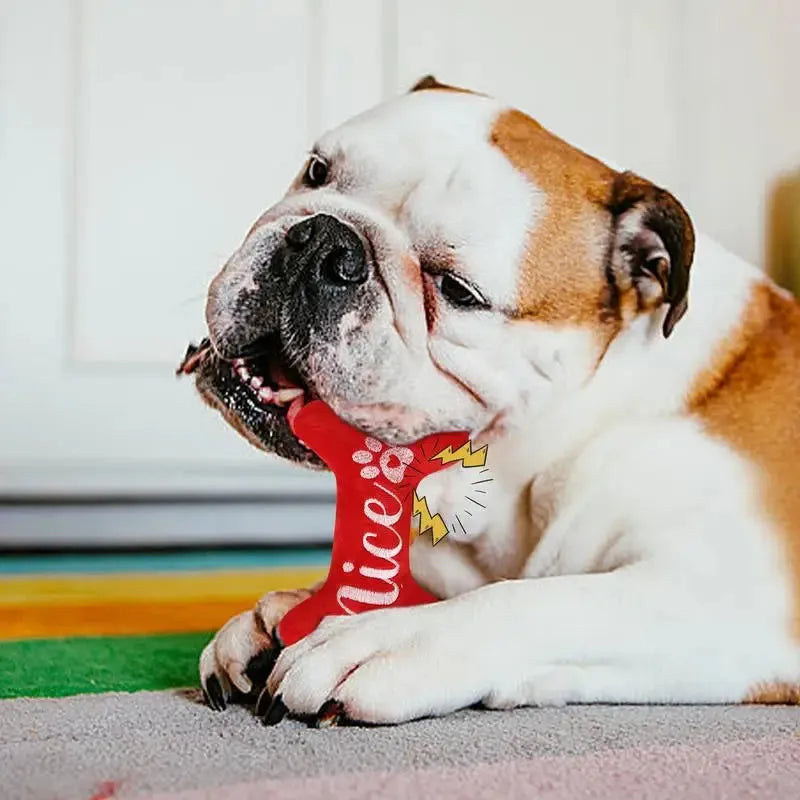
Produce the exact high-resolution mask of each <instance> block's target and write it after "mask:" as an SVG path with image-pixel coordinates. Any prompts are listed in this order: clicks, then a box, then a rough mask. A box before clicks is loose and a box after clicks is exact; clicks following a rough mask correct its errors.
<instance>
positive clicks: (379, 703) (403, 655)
mask: <svg viewBox="0 0 800 800" xmlns="http://www.w3.org/2000/svg"><path fill="white" fill-rule="evenodd" d="M462 617H463V613H460V609H459V608H458V607H455V606H451V605H450V601H445V602H443V603H435V604H433V605H429V606H418V607H414V608H393V609H383V610H378V611H368V612H366V613H363V614H359V615H358V616H354V617H328V618H326V619H325V620H323V622H322V624H321V625H320V626H319V627H318V628H317V629H316V630H315V631H314V632H313V633H311V634H309V635H308V636H307V637H305V639H302V640H301V641H300V642H298V643H297V644H295V645H292V646H291V647H288V648H286V649H285V650H284V651H283V652H282V653H281V654H280V656H279V657H278V660H277V662H276V664H275V667H274V669H273V670H272V673H271V674H270V677H269V679H268V681H267V689H266V691H268V692H269V693H270V694H271V696H272V702H271V705H270V706H269V708H263V709H262V711H263V716H264V722H265V723H267V724H272V723H275V722H277V721H279V720H280V719H281V718H282V717H283V716H284V714H285V713H286V712H287V711H288V712H290V713H293V714H297V715H300V716H310V717H313V718H315V720H316V724H317V725H318V726H320V727H324V726H327V725H333V724H336V723H337V722H340V721H345V720H350V721H354V722H369V723H396V722H404V721H406V720H410V719H416V718H418V717H423V716H432V715H440V714H445V713H448V712H450V711H455V710H456V709H459V708H463V707H465V706H469V705H471V704H473V703H475V702H477V701H478V700H480V698H481V697H482V696H483V695H484V694H485V693H486V688H487V680H488V673H489V671H490V665H489V660H488V659H487V658H486V657H485V654H481V655H479V656H478V657H476V653H475V648H474V639H472V638H471V637H470V636H469V634H468V629H467V627H466V626H467V625H468V624H469V620H468V619H466V618H463V619H462Z"/></svg>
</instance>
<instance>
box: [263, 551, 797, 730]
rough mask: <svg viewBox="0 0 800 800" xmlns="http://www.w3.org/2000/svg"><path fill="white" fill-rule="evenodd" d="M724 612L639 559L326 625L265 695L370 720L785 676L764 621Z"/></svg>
mask: <svg viewBox="0 0 800 800" xmlns="http://www.w3.org/2000/svg"><path fill="white" fill-rule="evenodd" d="M725 606H726V603H725V601H724V600H722V601H716V600H715V599H714V597H713V593H709V592H704V591H703V589H702V587H692V586H691V585H687V584H684V583H682V582H681V580H680V579H679V578H678V577H676V575H674V574H669V573H667V572H663V571H659V570H658V569H655V568H654V567H652V566H651V565H650V564H648V563H639V564H636V565H634V566H629V567H623V568H620V569H617V570H615V571H613V572H608V573H603V574H594V575H565V576H556V577H547V578H535V579H521V580H512V581H502V582H499V583H494V584H490V585H488V586H484V587H482V588H480V589H476V590H475V591H472V592H469V593H468V594H465V595H462V596H459V597H455V598H452V599H450V600H445V601H442V602H440V603H435V604H433V605H429V606H422V607H418V608H397V609H385V610H379V611H371V612H368V613H366V614H362V615H359V616H356V617H347V618H341V617H340V618H328V619H327V620H324V621H323V623H322V624H321V626H320V627H319V628H318V629H317V630H316V631H314V633H312V634H311V635H310V636H308V637H307V638H306V639H304V640H302V641H301V642H299V643H298V644H296V645H294V646H293V647H290V648H288V649H287V650H284V651H283V652H282V653H281V655H280V656H279V658H278V661H277V663H276V665H275V668H274V669H273V671H272V673H271V675H270V677H269V679H268V682H267V688H268V690H269V691H270V692H271V693H272V694H278V695H280V701H281V702H282V703H283V704H285V707H288V709H289V710H290V711H293V712H296V713H301V714H317V713H321V715H322V718H323V719H324V720H329V719H330V717H331V713H333V714H334V715H339V716H342V717H349V718H351V719H354V720H362V721H367V722H383V723H388V722H400V721H404V720H408V719H413V718H415V717H420V716H426V715H438V714H444V713H447V712H450V711H453V710H455V709H458V708H462V707H465V706H469V705H471V704H474V703H476V702H479V701H483V702H484V703H485V704H486V705H490V706H495V707H503V708H506V707H510V706H516V705H527V704H556V705H560V704H563V703H572V702H633V703H639V702H704V703H705V702H735V701H741V700H742V699H743V698H744V697H745V696H746V694H747V692H748V690H749V689H750V688H751V687H752V686H753V685H755V684H756V683H757V682H759V681H761V680H769V679H781V678H783V679H786V678H788V677H790V673H791V670H792V669H794V670H796V669H797V666H798V665H797V652H796V651H793V650H792V649H791V647H790V645H789V642H788V637H786V635H785V632H784V631H782V630H781V629H780V626H779V625H778V624H776V623H777V620H766V619H764V620H759V618H758V615H755V616H750V617H743V616H742V614H741V608H738V609H736V610H734V611H728V610H727V609H726V607H725ZM332 710H333V711H332Z"/></svg>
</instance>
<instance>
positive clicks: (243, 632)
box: [200, 589, 311, 711]
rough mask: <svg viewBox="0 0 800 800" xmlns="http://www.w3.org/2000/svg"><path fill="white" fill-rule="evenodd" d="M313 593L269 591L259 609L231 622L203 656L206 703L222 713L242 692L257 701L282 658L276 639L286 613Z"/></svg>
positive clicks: (203, 683) (238, 616)
mask: <svg viewBox="0 0 800 800" xmlns="http://www.w3.org/2000/svg"><path fill="white" fill-rule="evenodd" d="M310 594H311V592H310V591H308V590H307V589H298V590H296V591H291V592H286V591H284V592H269V593H268V594H266V595H264V597H262V598H261V599H260V600H259V601H258V603H256V607H255V608H254V609H251V610H250V611H245V612H243V613H241V614H237V615H236V616H235V617H232V618H231V619H229V620H228V621H227V622H226V623H225V624H224V625H223V626H222V627H221V628H220V629H219V631H218V632H217V635H216V636H215V637H214V638H213V639H212V640H211V641H210V642H209V643H208V644H207V645H206V646H205V648H204V650H203V652H202V654H201V655H200V684H201V686H202V687H203V696H204V697H205V700H206V703H207V704H208V705H209V706H210V707H211V708H213V709H214V710H215V711H221V710H222V709H224V708H225V705H226V703H227V702H228V701H229V700H231V698H232V697H233V696H234V695H235V694H236V692H239V693H240V694H241V695H243V696H244V698H245V699H255V697H256V696H257V693H258V692H259V691H260V690H261V688H262V687H263V686H264V684H265V683H266V680H267V676H268V675H269V673H270V671H271V669H272V667H273V665H274V663H275V659H276V658H277V655H278V647H277V644H276V642H275V641H274V640H273V638H272V632H273V630H274V629H275V626H276V625H277V624H278V623H279V622H280V621H281V619H283V616H284V614H286V613H287V612H288V611H289V610H291V609H292V608H294V607H295V606H296V605H297V604H298V603H300V602H301V601H303V600H305V599H306V598H307V597H309V596H310Z"/></svg>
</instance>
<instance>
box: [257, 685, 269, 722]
mask: <svg viewBox="0 0 800 800" xmlns="http://www.w3.org/2000/svg"><path fill="white" fill-rule="evenodd" d="M270 705H272V695H271V694H270V693H269V690H268V689H267V687H266V686H265V687H264V688H263V689H262V690H261V694H259V696H258V700H256V709H255V715H256V716H257V717H264V716H266V713H267V711H269V707H270Z"/></svg>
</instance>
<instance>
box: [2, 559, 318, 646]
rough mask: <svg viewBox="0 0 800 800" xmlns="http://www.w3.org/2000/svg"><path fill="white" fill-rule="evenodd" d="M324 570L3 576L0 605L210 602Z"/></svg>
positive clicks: (285, 585)
mask: <svg viewBox="0 0 800 800" xmlns="http://www.w3.org/2000/svg"><path fill="white" fill-rule="evenodd" d="M326 574H327V570H326V569H324V568H322V569H321V568H319V567H313V568H301V569H297V568H292V569H289V568H287V569H267V570H264V569H253V570H231V571H220V572H216V571H212V572H182V573H174V572H172V573H130V574H115V575H72V574H71V575H48V576H42V575H37V576H35V577H33V576H8V577H4V578H3V579H2V581H0V608H2V607H3V606H17V607H19V606H32V605H40V606H62V605H92V604H101V603H159V602H190V601H197V602H203V603H213V602H218V601H225V600H234V599H236V600H238V599H241V598H243V597H249V598H252V601H255V600H256V599H257V598H259V597H260V596H261V595H262V594H264V593H265V592H268V591H274V590H277V589H297V588H299V587H305V586H310V585H311V584H313V583H315V582H316V581H318V580H319V579H320V578H323V577H325V575H326ZM0 635H2V629H1V628H0Z"/></svg>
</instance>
